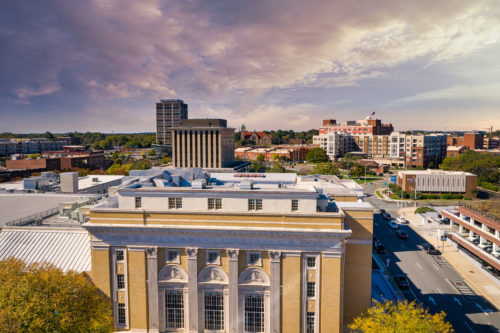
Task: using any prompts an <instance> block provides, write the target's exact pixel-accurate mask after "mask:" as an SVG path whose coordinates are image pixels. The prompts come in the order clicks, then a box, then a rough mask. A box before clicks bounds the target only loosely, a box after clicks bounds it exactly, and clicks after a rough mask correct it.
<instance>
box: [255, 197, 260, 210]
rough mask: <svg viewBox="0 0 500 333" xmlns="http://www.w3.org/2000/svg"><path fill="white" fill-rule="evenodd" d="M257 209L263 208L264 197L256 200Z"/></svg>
mask: <svg viewBox="0 0 500 333" xmlns="http://www.w3.org/2000/svg"><path fill="white" fill-rule="evenodd" d="M255 210H262V199H256V200H255Z"/></svg>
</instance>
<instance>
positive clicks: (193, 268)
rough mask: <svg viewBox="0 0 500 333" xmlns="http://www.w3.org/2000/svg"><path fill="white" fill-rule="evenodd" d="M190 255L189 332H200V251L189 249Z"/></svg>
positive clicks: (188, 253) (187, 251)
mask: <svg viewBox="0 0 500 333" xmlns="http://www.w3.org/2000/svg"><path fill="white" fill-rule="evenodd" d="M186 253H187V255H188V311H187V315H188V321H189V327H187V332H198V249H197V248H187V249H186Z"/></svg>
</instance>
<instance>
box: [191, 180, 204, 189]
mask: <svg viewBox="0 0 500 333" xmlns="http://www.w3.org/2000/svg"><path fill="white" fill-rule="evenodd" d="M206 187H207V181H206V180H205V179H195V180H193V181H192V182H191V188H193V189H196V190H201V189H204V188H206Z"/></svg>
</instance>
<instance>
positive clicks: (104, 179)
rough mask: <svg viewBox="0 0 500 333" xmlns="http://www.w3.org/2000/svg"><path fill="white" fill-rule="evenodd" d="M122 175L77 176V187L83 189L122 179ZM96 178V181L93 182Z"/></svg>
mask: <svg viewBox="0 0 500 333" xmlns="http://www.w3.org/2000/svg"><path fill="white" fill-rule="evenodd" d="M123 177H124V176H114V175H88V176H86V177H81V178H78V189H79V190H83V189H86V188H89V187H92V186H96V185H99V184H106V183H109V182H112V181H115V180H119V179H122V178H123ZM95 178H97V179H98V182H94V179H95Z"/></svg>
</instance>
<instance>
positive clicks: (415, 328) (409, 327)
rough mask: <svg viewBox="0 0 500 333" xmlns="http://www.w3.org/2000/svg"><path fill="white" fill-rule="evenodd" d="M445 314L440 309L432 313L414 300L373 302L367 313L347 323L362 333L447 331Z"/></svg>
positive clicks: (449, 326)
mask: <svg viewBox="0 0 500 333" xmlns="http://www.w3.org/2000/svg"><path fill="white" fill-rule="evenodd" d="M445 316H446V314H445V313H444V312H443V311H441V312H440V313H436V314H434V315H432V314H430V313H429V312H428V311H427V310H424V309H422V308H421V307H420V306H418V305H416V304H415V302H411V303H408V301H406V300H405V301H404V302H398V303H396V304H395V303H393V302H385V303H378V302H375V304H374V305H373V306H372V307H371V308H369V309H368V311H367V313H365V314H363V315H361V316H359V317H357V318H355V319H354V321H353V322H352V323H351V324H350V325H349V328H350V329H351V330H353V331H355V332H363V333H379V332H394V333H403V332H404V333H406V332H412V333H448V332H453V328H452V326H451V324H450V323H448V322H446V321H445V319H444V318H445Z"/></svg>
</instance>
